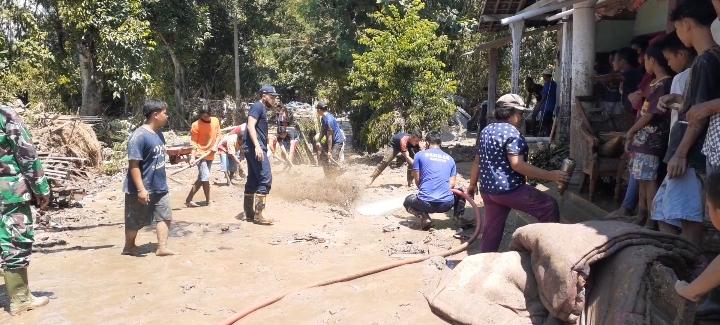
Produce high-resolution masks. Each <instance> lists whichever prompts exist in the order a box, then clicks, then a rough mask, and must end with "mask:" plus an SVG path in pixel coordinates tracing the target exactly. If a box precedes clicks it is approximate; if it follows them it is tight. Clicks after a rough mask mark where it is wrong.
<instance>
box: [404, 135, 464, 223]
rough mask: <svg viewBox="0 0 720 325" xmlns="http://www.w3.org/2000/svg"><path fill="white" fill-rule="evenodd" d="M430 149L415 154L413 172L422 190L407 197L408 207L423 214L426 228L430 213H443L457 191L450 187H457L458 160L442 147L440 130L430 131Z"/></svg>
mask: <svg viewBox="0 0 720 325" xmlns="http://www.w3.org/2000/svg"><path fill="white" fill-rule="evenodd" d="M426 140H427V143H428V145H429V146H430V147H429V148H428V149H427V150H424V151H421V152H419V153H417V154H416V155H415V159H414V161H413V167H412V175H413V178H414V179H415V185H417V187H418V189H419V191H418V194H411V195H409V196H408V197H406V198H405V203H404V204H403V205H404V206H405V209H406V210H407V211H408V212H409V213H411V214H413V215H415V216H416V217H418V218H420V225H421V227H422V229H423V230H428V229H430V226H431V222H432V220H431V219H430V215H429V214H430V213H444V212H447V211H449V210H450V209H451V208H452V207H453V205H454V204H455V195H454V194H453V193H452V192H451V191H450V190H451V189H452V188H453V187H455V176H456V175H457V171H456V170H455V160H453V159H452V157H450V155H448V154H446V153H445V152H443V151H442V150H440V144H441V142H442V140H441V138H440V134H438V133H436V132H431V133H430V134H428V135H427V138H426Z"/></svg>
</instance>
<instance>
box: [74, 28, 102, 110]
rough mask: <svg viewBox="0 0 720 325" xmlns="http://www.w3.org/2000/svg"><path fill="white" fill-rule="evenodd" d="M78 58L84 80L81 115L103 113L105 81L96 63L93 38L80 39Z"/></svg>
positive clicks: (81, 76) (81, 77)
mask: <svg viewBox="0 0 720 325" xmlns="http://www.w3.org/2000/svg"><path fill="white" fill-rule="evenodd" d="M77 47H78V60H79V61H80V79H81V80H82V104H81V106H80V112H79V113H80V115H99V114H101V113H102V108H101V106H100V100H101V99H102V89H103V82H102V77H101V76H100V73H99V72H98V71H97V68H96V64H95V45H94V43H93V41H92V40H87V41H80V42H79V43H78V44H77Z"/></svg>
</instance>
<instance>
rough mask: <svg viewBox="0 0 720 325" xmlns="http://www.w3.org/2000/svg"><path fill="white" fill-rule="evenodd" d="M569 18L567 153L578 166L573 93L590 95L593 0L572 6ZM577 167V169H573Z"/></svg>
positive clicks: (581, 163)
mask: <svg viewBox="0 0 720 325" xmlns="http://www.w3.org/2000/svg"><path fill="white" fill-rule="evenodd" d="M573 9H575V11H574V12H573V22H572V33H573V37H572V49H573V52H572V95H571V96H572V97H571V98H572V107H571V122H570V130H571V134H570V156H571V157H573V158H574V159H575V160H576V161H577V166H578V167H579V168H578V169H579V170H582V166H584V158H585V157H581V156H580V155H579V152H580V150H579V149H580V148H581V146H582V145H583V144H582V139H581V138H580V134H579V133H578V132H579V130H580V128H581V124H580V123H581V120H579V119H576V118H575V116H577V114H576V113H575V112H576V111H577V110H578V109H580V107H579V105H578V103H577V100H576V97H577V96H589V95H593V93H592V92H593V75H594V74H595V71H594V65H595V1H585V2H580V3H577V4H575V5H574V6H573ZM576 170H577V169H576Z"/></svg>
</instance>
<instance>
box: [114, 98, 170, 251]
mask: <svg viewBox="0 0 720 325" xmlns="http://www.w3.org/2000/svg"><path fill="white" fill-rule="evenodd" d="M143 113H144V114H145V124H143V125H142V126H140V127H138V128H137V129H135V131H134V132H133V134H132V135H131V136H130V139H129V140H128V164H129V168H128V172H127V176H126V177H125V182H124V183H123V190H124V192H125V247H124V248H123V251H122V254H123V255H132V256H137V254H138V252H137V246H135V238H136V237H137V233H138V230H140V229H142V228H143V227H144V226H147V225H149V224H151V223H155V224H156V228H155V229H156V230H157V239H158V246H157V250H156V251H155V255H157V256H167V255H174V254H175V253H174V252H173V251H171V250H169V249H168V248H167V239H168V231H169V229H170V222H171V221H172V211H171V209H170V194H169V193H168V185H167V178H166V176H165V138H164V137H163V135H162V132H160V129H161V128H162V127H163V126H165V124H166V123H167V120H168V115H167V104H166V103H165V102H162V101H158V100H148V101H146V102H145V105H143Z"/></svg>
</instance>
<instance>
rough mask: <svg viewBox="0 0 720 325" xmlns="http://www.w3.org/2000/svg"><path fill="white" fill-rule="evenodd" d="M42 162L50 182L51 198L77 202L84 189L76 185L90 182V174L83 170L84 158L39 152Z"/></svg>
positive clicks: (85, 160) (85, 162)
mask: <svg viewBox="0 0 720 325" xmlns="http://www.w3.org/2000/svg"><path fill="white" fill-rule="evenodd" d="M38 157H39V158H40V160H41V161H42V162H43V167H44V170H45V176H47V178H48V179H49V180H50V184H51V186H50V188H51V191H52V197H53V198H56V199H57V200H66V201H70V200H76V201H77V200H79V199H81V198H82V196H84V195H85V189H84V188H82V186H80V185H78V184H82V183H85V182H87V181H89V180H90V178H91V174H90V172H88V170H86V169H85V167H86V164H87V162H88V160H87V159H85V158H78V157H65V156H58V155H55V154H51V153H49V152H39V153H38Z"/></svg>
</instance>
